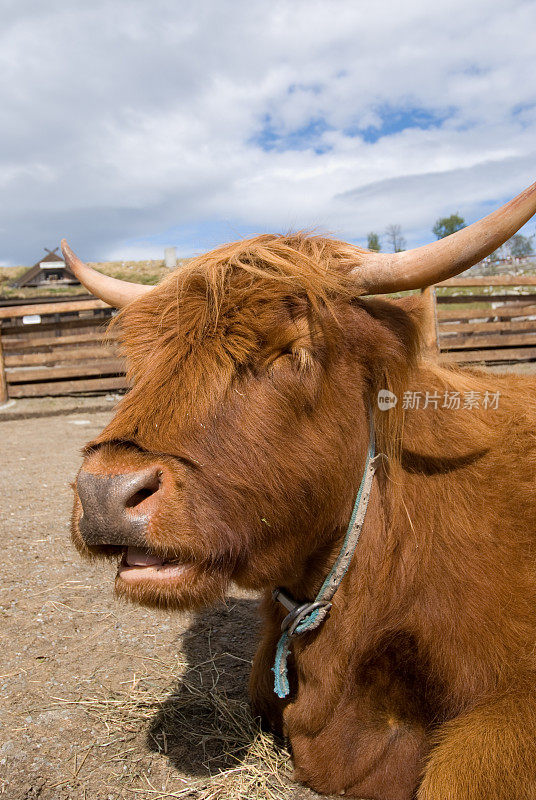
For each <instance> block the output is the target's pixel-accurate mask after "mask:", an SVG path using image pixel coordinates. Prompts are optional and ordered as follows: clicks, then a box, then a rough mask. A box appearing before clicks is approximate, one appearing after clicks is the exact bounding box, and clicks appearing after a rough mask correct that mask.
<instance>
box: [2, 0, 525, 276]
mask: <svg viewBox="0 0 536 800" xmlns="http://www.w3.org/2000/svg"><path fill="white" fill-rule="evenodd" d="M0 21H1V25H0V108H1V113H0V120H1V124H0V187H1V194H0V198H1V199H0V208H1V214H0V245H1V246H0V262H1V263H4V264H28V263H33V262H34V261H35V260H37V258H38V257H39V256H40V254H41V253H42V248H43V247H54V246H55V245H56V244H57V243H58V241H59V239H60V238H61V237H62V236H67V237H68V239H69V241H70V242H71V243H72V245H73V246H74V247H75V248H76V249H77V251H78V252H79V254H80V255H81V256H82V257H83V258H85V259H87V260H101V259H108V258H118V259H119V258H127V257H128V258H132V257H139V258H150V257H161V255H162V253H163V248H164V247H165V246H168V245H176V246H177V250H178V252H179V254H180V255H190V254H192V253H194V252H199V251H202V250H205V249H208V248H210V247H213V246H216V245H217V244H219V243H221V242H223V241H230V240H234V239H236V238H239V237H241V236H245V235H251V234H253V233H259V232H263V231H287V230H289V229H301V228H316V229H320V230H322V231H327V232H330V233H333V234H335V235H337V236H339V237H341V238H345V239H347V240H349V241H354V242H358V243H363V242H364V241H365V238H366V234H367V233H368V232H369V231H371V230H375V231H378V232H380V233H381V232H383V231H384V229H385V227H386V226H387V225H388V224H392V223H397V224H400V225H401V226H402V228H403V231H404V234H405V237H406V239H407V243H408V246H414V245H417V244H422V243H424V242H425V241H428V240H430V239H431V238H433V236H432V234H431V232H430V229H431V227H432V225H433V223H434V221H435V220H436V219H437V217H438V216H441V215H448V214H450V213H452V212H455V211H458V212H459V213H460V214H462V215H463V216H464V217H465V218H466V220H467V221H474V220H475V219H477V218H478V217H480V216H483V215H484V214H485V213H487V212H489V211H490V210H492V209H493V208H494V207H496V206H497V205H500V204H501V203H502V202H504V201H506V200H507V199H509V198H510V197H512V196H513V195H515V194H517V193H518V192H519V191H520V190H521V189H523V188H524V187H525V186H527V185H528V184H530V183H532V181H534V180H535V179H536V169H535V167H536V158H535V156H536V46H535V42H536V3H535V2H534V0H470V2H468V0H448V2H447V1H446V0H435V2H433V3H430V2H429V0H404V2H403V3H399V2H398V0H396V2H395V1H394V0H377V2H371V0H195V2H184V1H183V0H114V2H113V3H112V2H110V0H93V1H92V2H91V3H88V2H87V0H83V2H79V1H78V0H47V2H43V0H37V1H32V0H0ZM535 228H536V226H535V224H534V222H532V223H529V224H528V226H526V229H527V231H528V232H529V233H530V232H532V230H534V229H535Z"/></svg>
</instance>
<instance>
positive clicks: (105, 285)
mask: <svg viewBox="0 0 536 800" xmlns="http://www.w3.org/2000/svg"><path fill="white" fill-rule="evenodd" d="M61 251H62V253H63V257H64V259H65V263H66V264H67V266H68V267H69V269H70V270H71V271H72V272H74V274H75V275H76V277H77V278H78V280H79V281H80V283H82V284H83V285H84V286H85V287H86V289H88V290H89V291H90V292H91V294H94V295H95V296H96V297H100V299H101V300H104V302H105V303H108V305H109V306H113V307H114V308H122V306H126V304H127V303H130V302H132V300H136V298H138V297H141V296H142V295H144V294H147V292H150V291H151V289H153V288H154V287H153V286H145V285H144V284H143V283H130V282H129V281H120V280H118V279H117V278H110V277H109V276H108V275H103V274H102V272H97V270H96V269H93V268H92V267H88V265H87V264H84V262H83V261H80V259H79V258H78V256H76V255H75V254H74V253H73V251H72V250H71V248H70V247H69V245H68V244H67V242H66V241H65V239H62V240H61Z"/></svg>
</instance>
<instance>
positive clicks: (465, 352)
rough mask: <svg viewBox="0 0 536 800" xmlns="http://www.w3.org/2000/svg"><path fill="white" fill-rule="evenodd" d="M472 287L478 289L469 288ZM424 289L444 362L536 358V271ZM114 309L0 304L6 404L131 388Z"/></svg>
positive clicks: (432, 338) (0, 378)
mask: <svg viewBox="0 0 536 800" xmlns="http://www.w3.org/2000/svg"><path fill="white" fill-rule="evenodd" d="M443 287H448V288H449V289H450V290H451V291H449V292H448V293H446V292H442V291H437V290H438V289H442V288H443ZM467 287H471V289H472V292H473V293H472V294H463V293H462V292H463V289H464V288H467ZM490 287H493V291H494V294H493V295H492V296H490V291H491V288H490ZM500 287H502V288H503V289H504V291H503V292H502V293H498V289H499V288H500ZM512 287H516V288H517V292H513V291H512ZM453 289H454V290H456V291H454V292H453V291H452V290H453ZM479 290H480V291H479ZM520 290H521V291H524V292H525V294H520V293H519V291H520ZM531 290H532V291H533V292H535V293H534V294H527V293H526V292H530V291H531ZM424 295H425V297H426V300H427V304H428V312H429V314H428V320H429V325H428V329H427V343H428V346H429V347H430V348H432V349H435V350H436V351H439V352H440V353H441V358H442V360H443V361H447V362H455V363H465V364H477V363H481V364H502V363H506V362H512V361H536V275H535V276H523V277H511V276H503V277H500V278H499V277H493V278H485V277H478V278H476V277H475V278H469V277H467V278H464V277H459V278H453V279H451V280H449V281H445V282H444V283H441V284H438V286H437V287H431V288H429V289H425V290H424ZM113 313H114V311H113V310H112V309H110V308H109V307H108V306H107V305H106V304H105V303H103V302H101V301H100V300H95V299H93V298H90V297H88V298H87V299H75V300H72V299H69V300H66V301H59V300H58V301H55V302H40V303H36V304H28V305H19V306H13V305H12V306H4V307H0V403H1V402H5V400H7V399H8V398H18V397H39V396H44V395H66V394H77V393H88V392H103V391H113V390H117V389H123V388H125V387H126V380H125V377H124V364H123V362H122V360H121V359H120V358H119V355H118V353H117V351H116V349H115V348H114V346H113V342H112V343H111V344H107V345H105V344H104V342H103V337H104V333H105V327H106V324H107V322H108V321H109V320H110V317H111V316H112V314H113Z"/></svg>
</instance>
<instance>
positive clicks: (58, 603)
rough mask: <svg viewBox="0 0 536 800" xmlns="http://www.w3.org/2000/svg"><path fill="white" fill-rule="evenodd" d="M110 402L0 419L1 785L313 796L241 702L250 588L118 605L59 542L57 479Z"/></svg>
mask: <svg viewBox="0 0 536 800" xmlns="http://www.w3.org/2000/svg"><path fill="white" fill-rule="evenodd" d="M110 414H111V412H110V411H106V412H102V411H100V412H94V411H91V410H90V409H89V407H88V408H81V409H80V410H79V411H78V412H77V413H72V412H71V413H67V414H63V415H56V416H50V417H41V418H35V417H32V418H29V419H20V418H19V419H17V418H13V419H6V418H4V419H2V418H1V417H0V530H1V532H2V548H3V557H2V560H1V562H0V572H1V580H0V615H1V618H2V622H1V629H0V630H1V640H0V797H1V798H2V800H3V798H6V800H33V798H40V800H71V799H72V800H78V799H79V798H80V800H82V799H83V800H116V798H141V799H142V800H145V799H146V798H147V799H148V798H152V799H153V800H154V799H156V800H159V799H160V798H162V800H163V799H164V798H171V797H181V798H182V797H184V798H199V799H200V800H203V799H204V798H206V800H208V798H215V799H217V798H242V797H244V798H251V800H253V799H254V798H270V799H271V800H274V799H276V800H278V799H279V798H291V797H292V798H296V800H305V798H313V797H317V795H313V794H312V793H309V792H307V791H305V790H304V789H302V788H300V787H297V786H296V784H293V783H292V782H291V780H290V775H291V767H290V764H289V758H288V754H287V753H286V751H284V750H282V749H280V748H278V747H277V746H276V745H275V744H274V743H273V742H272V740H271V738H270V737H267V736H266V735H264V734H262V735H261V734H260V733H259V731H258V729H257V728H256V726H255V724H254V723H253V721H252V720H251V718H250V717H249V714H248V710H247V702H246V684H247V675H248V673H249V668H250V662H251V658H252V654H253V650H254V646H255V639H256V630H257V617H256V605H257V601H256V599H255V598H252V597H247V596H244V595H240V593H236V596H231V597H229V600H228V604H227V606H226V607H224V608H219V609H216V610H211V611H208V612H206V613H204V614H201V615H195V616H194V615H168V614H164V613H161V612H156V611H149V610H146V609H143V608H138V607H134V606H128V605H125V604H121V603H119V602H118V601H116V600H115V599H113V596H112V584H113V568H112V567H110V565H103V564H87V563H84V562H81V561H80V560H79V558H78V556H77V554H76V552H75V551H74V550H73V548H72V547H71V545H70V543H69V539H68V520H69V513H70V506H71V490H70V488H69V481H70V480H72V479H73V477H74V475H75V474H76V471H77V469H78V466H79V464H80V461H81V458H80V455H79V451H80V447H81V446H82V444H83V443H84V442H85V441H87V440H88V439H90V438H91V437H92V436H94V435H95V434H96V433H97V431H99V430H100V429H101V428H102V427H103V426H104V424H105V423H106V422H107V420H108V419H109V418H110ZM222 771H223V772H222ZM211 776H212V777H211ZM213 776H216V777H213Z"/></svg>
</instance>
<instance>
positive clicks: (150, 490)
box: [125, 481, 160, 508]
mask: <svg viewBox="0 0 536 800" xmlns="http://www.w3.org/2000/svg"><path fill="white" fill-rule="evenodd" d="M159 488H160V481H158V482H157V483H156V484H152V485H151V486H144V487H143V488H142V489H138V491H137V492H135V493H134V494H133V495H132V496H131V497H129V498H128V499H127V501H126V503H125V508H135V507H136V506H138V505H139V504H140V503H143V501H144V500H146V499H147V498H148V497H150V496H151V495H152V494H154V493H155V492H157V491H158V489H159Z"/></svg>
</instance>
